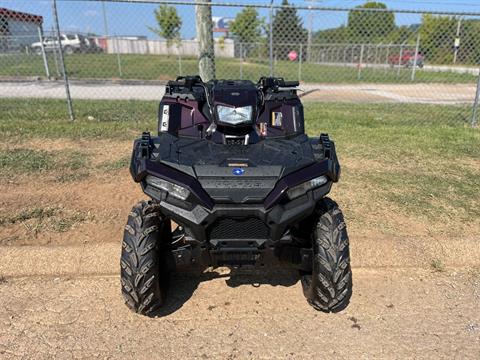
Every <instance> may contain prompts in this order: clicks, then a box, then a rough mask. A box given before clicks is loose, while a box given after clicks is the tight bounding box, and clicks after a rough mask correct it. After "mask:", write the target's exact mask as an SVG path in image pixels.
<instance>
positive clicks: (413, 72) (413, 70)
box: [412, 33, 420, 81]
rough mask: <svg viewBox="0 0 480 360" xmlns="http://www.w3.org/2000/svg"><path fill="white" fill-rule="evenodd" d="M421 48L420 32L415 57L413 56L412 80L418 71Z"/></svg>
mask: <svg viewBox="0 0 480 360" xmlns="http://www.w3.org/2000/svg"><path fill="white" fill-rule="evenodd" d="M419 48H420V33H418V34H417V44H416V45H415V57H414V58H413V69H412V81H415V72H416V71H417V56H418V50H419Z"/></svg>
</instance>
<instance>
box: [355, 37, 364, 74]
mask: <svg viewBox="0 0 480 360" xmlns="http://www.w3.org/2000/svg"><path fill="white" fill-rule="evenodd" d="M364 50H365V45H364V44H362V47H361V48H360V59H359V61H358V71H357V80H360V79H361V78H362V63H363V51H364Z"/></svg>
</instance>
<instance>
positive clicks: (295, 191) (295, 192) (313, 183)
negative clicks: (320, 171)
mask: <svg viewBox="0 0 480 360" xmlns="http://www.w3.org/2000/svg"><path fill="white" fill-rule="evenodd" d="M327 181H328V178H327V177H326V176H325V175H322V176H319V177H316V178H313V179H312V180H308V181H305V182H304V183H301V184H300V185H297V186H294V187H292V188H290V189H288V190H287V195H288V197H289V199H290V200H293V199H296V198H297V197H299V196H302V195H304V194H305V193H306V192H307V191H308V190H312V189H315V188H318V187H320V186H322V185H323V184H326V183H327Z"/></svg>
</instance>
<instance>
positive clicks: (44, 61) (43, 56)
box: [37, 26, 50, 79]
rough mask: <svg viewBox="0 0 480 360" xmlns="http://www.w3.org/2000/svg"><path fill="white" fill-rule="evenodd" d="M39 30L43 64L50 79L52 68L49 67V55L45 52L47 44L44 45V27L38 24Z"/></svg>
mask: <svg viewBox="0 0 480 360" xmlns="http://www.w3.org/2000/svg"><path fill="white" fill-rule="evenodd" d="M37 31H38V39H39V40H40V48H41V50H42V58H43V66H44V67H45V75H46V76H47V79H50V70H49V69H48V62H47V55H46V54H45V46H44V45H43V36H42V28H41V27H40V26H37Z"/></svg>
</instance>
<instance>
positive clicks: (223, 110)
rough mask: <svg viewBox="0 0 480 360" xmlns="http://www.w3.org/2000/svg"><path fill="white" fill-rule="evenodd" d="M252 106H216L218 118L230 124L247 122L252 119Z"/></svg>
mask: <svg viewBox="0 0 480 360" xmlns="http://www.w3.org/2000/svg"><path fill="white" fill-rule="evenodd" d="M252 111H253V106H244V107H237V108H234V107H228V106H222V105H218V106H217V114H218V120H219V121H221V122H223V123H226V124H231V125H238V124H243V123H249V122H251V121H252Z"/></svg>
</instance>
